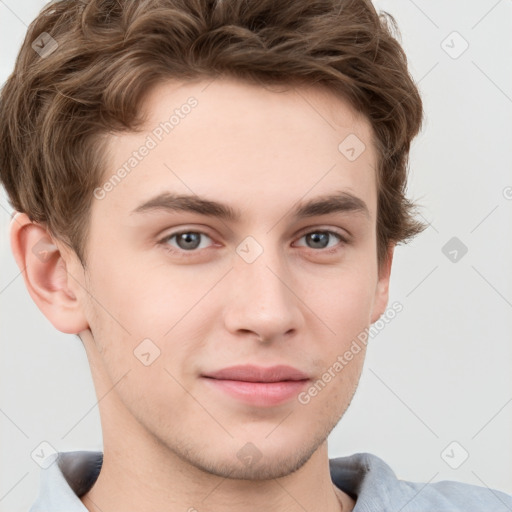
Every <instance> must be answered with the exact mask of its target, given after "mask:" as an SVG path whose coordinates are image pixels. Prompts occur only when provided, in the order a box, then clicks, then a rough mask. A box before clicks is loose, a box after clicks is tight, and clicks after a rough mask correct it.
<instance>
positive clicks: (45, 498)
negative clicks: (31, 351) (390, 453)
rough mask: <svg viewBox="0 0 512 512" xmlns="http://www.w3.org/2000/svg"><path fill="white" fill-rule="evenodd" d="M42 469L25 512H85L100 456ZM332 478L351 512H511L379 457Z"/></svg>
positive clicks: (335, 463)
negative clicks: (403, 473) (409, 476)
mask: <svg viewBox="0 0 512 512" xmlns="http://www.w3.org/2000/svg"><path fill="white" fill-rule="evenodd" d="M51 457H52V459H51V460H50V459H49V462H51V461H52V460H53V461H54V462H53V463H52V464H51V465H50V466H48V465H47V464H45V466H46V469H42V470H41V486H40V489H39V495H38V497H37V499H36V501H35V502H34V504H33V505H32V507H31V508H30V511H29V512H87V509H86V508H85V507H84V505H83V504H82V502H81V501H80V499H79V496H82V495H84V494H85V493H86V492H87V491H88V490H89V489H90V488H91V487H92V485H93V484H94V482H95V481H96V479H97V477H98V474H99V472H100V469H101V464H102V462H103V454H102V452H92V451H76V452H60V453H59V454H57V453H54V454H53V455H51ZM329 465H330V470H331V479H332V481H333V482H334V484H335V485H336V486H337V487H339V488H340V489H341V490H342V491H344V492H346V493H347V494H349V495H350V496H352V498H353V499H354V500H356V505H355V507H354V509H353V510H354V512H477V511H478V512H512V496H511V495H508V494H505V493H503V492H500V491H496V490H494V489H488V488H486V487H480V486H476V485H470V484H463V483H460V482H452V481H442V482H435V483H431V484H423V483H415V482H406V481H404V480H399V479H398V478H397V477H396V475H395V473H394V472H393V470H392V469H391V468H390V467H389V466H388V465H387V464H386V463H385V462H384V461H383V460H382V459H380V458H379V457H377V456H375V455H372V454H370V453H356V454H354V455H351V456H349V457H338V458H336V459H330V460H329Z"/></svg>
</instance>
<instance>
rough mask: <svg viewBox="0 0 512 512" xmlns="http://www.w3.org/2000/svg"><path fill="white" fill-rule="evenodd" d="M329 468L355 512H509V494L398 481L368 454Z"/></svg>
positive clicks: (511, 501) (333, 461)
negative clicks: (352, 498) (351, 502)
mask: <svg viewBox="0 0 512 512" xmlns="http://www.w3.org/2000/svg"><path fill="white" fill-rule="evenodd" d="M329 464H330V470H331V477H332V480H333V482H334V484H335V485H337V486H338V487H339V488H340V489H341V490H342V491H344V492H346V493H347V494H349V495H351V496H352V497H354V499H356V506H355V508H354V512H370V511H375V510H379V511H384V510H386V511H387V510H390V511H391V510H395V511H396V510H400V511H401V512H427V511H428V512H432V511H433V510H435V511H436V512H459V511H460V512H477V511H478V512H484V511H485V512H511V511H512V496H511V495H509V494H506V493H504V492H501V491H497V490H495V489H489V488H487V487H481V486H477V485H471V484H465V483H462V482H455V481H447V480H444V481H441V482H435V483H420V482H409V481H405V480H400V479H398V478H397V477H396V475H395V473H394V472H393V470H392V469H391V468H390V466H389V465H388V464H386V463H385V462H384V461H383V460H382V459H380V458H379V457H377V456H376V455H372V454H370V453H356V454H354V455H351V456H349V457H339V458H336V459H330V461H329Z"/></svg>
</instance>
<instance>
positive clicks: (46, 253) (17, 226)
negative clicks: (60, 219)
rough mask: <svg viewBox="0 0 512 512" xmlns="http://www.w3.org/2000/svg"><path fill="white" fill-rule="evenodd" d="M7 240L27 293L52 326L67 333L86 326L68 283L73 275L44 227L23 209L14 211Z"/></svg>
mask: <svg viewBox="0 0 512 512" xmlns="http://www.w3.org/2000/svg"><path fill="white" fill-rule="evenodd" d="M10 242H11V249H12V253H13V255H14V259H15V260H16V264H17V265H18V267H19V269H20V270H21V271H22V274H23V279H24V281H25V286H26V287H27V290H28V293H29V294H30V296H31V297H32V300H33V301H34V302H35V303H36V305H37V307H38V308H39V309H40V310H41V312H42V313H43V314H44V316H45V317H46V318H48V320H49V321H50V322H51V323H52V324H53V326H54V327H55V328H56V329H58V330H59V331H61V332H64V333H68V334H76V333H78V332H80V331H82V330H84V329H86V328H88V324H87V320H86V318H85V316H84V314H83V312H82V307H81V304H80V302H79V301H78V299H77V296H76V293H75V292H74V291H73V289H72V288H71V287H70V282H71V281H72V280H73V277H72V276H70V274H69V270H68V266H67V264H66V261H65V259H64V258H63V255H62V253H61V251H59V248H58V247H57V245H56V244H55V243H54V240H53V239H52V237H51V236H50V234H49V233H48V231H47V230H46V229H45V228H44V227H43V226H42V225H40V224H38V223H35V222H32V221H31V220H30V219H29V217H28V216H27V215H26V214H25V213H18V214H17V215H16V216H14V217H13V219H12V220H11V226H10ZM75 288H76V286H75Z"/></svg>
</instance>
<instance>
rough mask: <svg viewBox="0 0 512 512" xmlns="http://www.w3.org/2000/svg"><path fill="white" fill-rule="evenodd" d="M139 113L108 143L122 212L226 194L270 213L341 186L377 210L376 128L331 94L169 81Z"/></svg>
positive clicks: (230, 82) (229, 82) (113, 204)
mask: <svg viewBox="0 0 512 512" xmlns="http://www.w3.org/2000/svg"><path fill="white" fill-rule="evenodd" d="M142 112H143V114H144V120H145V121H144V124H143V126H142V129H141V130H139V131H137V132H132V133H122V134H116V135H112V136H110V140H109V143H108V145H109V148H108V149H109V151H108V152H109V160H110V161H109V164H108V169H107V171H106V173H105V176H104V179H105V181H108V180H109V179H110V178H111V177H114V174H116V172H117V171H118V170H119V169H122V168H124V170H125V172H122V173H121V174H122V175H123V176H122V179H116V180H114V181H115V182H116V183H115V184H114V186H113V187H110V188H111V189H113V190H111V191H110V190H109V193H108V195H107V196H106V198H108V203H109V207H110V208H116V209H117V210H118V213H119V214H123V215H128V214H129V212H130V211H132V210H133V209H134V208H136V207H137V205H138V204H140V203H141V200H142V199H148V198H150V197H151V196H154V195H156V194H158V193H164V192H168V191H171V192H173V193H177V194H185V193H187V194H191V193H192V194H198V195H200V196H202V197H206V198H211V199H219V198H220V197H222V198H224V199H225V200H226V201H227V202H231V203H233V202H237V201H238V205H237V206H240V207H241V208H243V207H244V206H250V205H252V204H255V203H257V202H258V201H259V202H260V209H261V201H262V200H264V201H265V209H266V210H268V212H269V216H271V215H272V214H274V215H275V214H277V213H278V212H277V209H278V207H279V206H281V207H284V205H285V204H287V205H288V206H290V205H291V203H293V202H296V201H297V200H298V199H301V198H304V199H310V198H312V197H313V196H317V195H325V194H327V193H329V192H332V191H333V190H335V189H336V190H346V191H347V192H349V193H352V194H354V195H359V196H365V199H364V200H365V202H367V204H368V209H369V211H370V213H371V214H372V215H373V216H374V214H375V207H376V195H375V163H376V154H375V147H374V144H373V142H372V135H373V134H372V129H371V125H370V123H369V122H368V121H367V119H366V118H365V117H364V116H362V115H361V114H359V113H358V112H356V111H355V110H354V109H353V108H352V107H351V106H350V105H349V104H348V102H346V101H345V100H343V99H342V98H340V97H337V96H335V95H334V94H333V93H331V92H330V91H328V90H326V89H325V88H320V87H302V86H301V87H296V86H268V87H267V86H260V85H254V84H248V83H244V82H240V81H237V80H234V79H229V78H225V77H224V78H217V79H214V80H213V81H212V80H210V81H206V80H198V81H195V82H186V83H180V82H166V83H161V84H159V85H158V86H156V87H154V88H153V89H152V90H151V91H150V92H149V94H148V95H147V97H146V99H145V101H144V104H143V108H142ZM144 148H145V149H144ZM142 153H143V155H142V156H141V154H142ZM127 164H128V165H127ZM118 174H119V173H118ZM111 181H112V180H111ZM102 202H104V201H102ZM270 205H273V206H274V208H271V207H270ZM103 207H106V205H105V204H103V205H102V208H103ZM270 210H273V211H272V212H271V211H270Z"/></svg>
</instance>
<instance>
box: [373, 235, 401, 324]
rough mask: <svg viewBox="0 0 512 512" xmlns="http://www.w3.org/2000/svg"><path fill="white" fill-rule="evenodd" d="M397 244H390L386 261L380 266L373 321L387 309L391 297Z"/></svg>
mask: <svg viewBox="0 0 512 512" xmlns="http://www.w3.org/2000/svg"><path fill="white" fill-rule="evenodd" d="M394 251H395V245H390V246H389V248H388V251H387V256H386V259H385V261H383V262H382V264H381V265H380V268H379V280H378V282H377V287H376V289H375V301H374V303H373V311H372V316H371V323H373V322H376V321H377V320H378V319H379V318H380V316H381V315H382V314H383V313H384V311H385V310H386V306H387V305H388V299H389V278H390V277H391V265H392V263H393V254H394Z"/></svg>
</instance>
